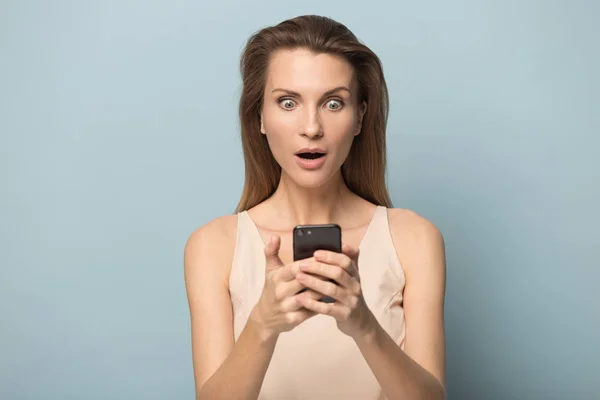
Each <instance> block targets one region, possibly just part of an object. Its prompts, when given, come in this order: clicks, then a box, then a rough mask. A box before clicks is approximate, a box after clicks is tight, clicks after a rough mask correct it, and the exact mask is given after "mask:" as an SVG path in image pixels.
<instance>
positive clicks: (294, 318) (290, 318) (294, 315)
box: [285, 307, 316, 325]
mask: <svg viewBox="0 0 600 400" xmlns="http://www.w3.org/2000/svg"><path fill="white" fill-rule="evenodd" d="M314 315H316V313H315V312H314V311H311V310H307V309H306V308H304V307H302V308H301V309H299V310H298V311H292V312H289V313H287V314H285V318H286V319H287V322H288V324H290V325H300V324H301V323H302V322H304V321H306V320H307V319H309V318H310V317H312V316H314Z"/></svg>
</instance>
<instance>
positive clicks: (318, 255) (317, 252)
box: [314, 250, 324, 258]
mask: <svg viewBox="0 0 600 400" xmlns="http://www.w3.org/2000/svg"><path fill="white" fill-rule="evenodd" d="M323 255H324V253H323V252H322V251H321V250H317V251H315V254H314V256H315V257H316V258H318V257H323Z"/></svg>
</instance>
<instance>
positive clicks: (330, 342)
mask: <svg viewBox="0 0 600 400" xmlns="http://www.w3.org/2000/svg"><path fill="white" fill-rule="evenodd" d="M359 248H360V253H359V260H358V262H359V274H360V279H361V286H362V291H363V296H364V298H365V301H366V303H367V306H368V307H369V309H370V310H371V311H372V313H373V314H374V316H375V317H376V319H377V321H378V322H379V324H380V325H381V326H382V327H383V329H384V330H385V331H386V332H387V333H388V334H389V335H390V336H391V337H392V338H393V339H394V341H395V342H396V343H397V344H398V345H399V346H400V347H401V348H402V349H404V338H405V321H404V309H403V307H402V299H403V289H404V284H405V277H404V272H403V270H402V267H401V265H400V261H399V260H398V256H397V253H396V249H395V248H394V244H393V242H392V237H391V233H390V229H389V224H388V216H387V208H385V207H383V206H378V207H377V209H376V211H375V213H374V215H373V218H372V220H371V222H370V224H369V226H368V228H367V230H366V233H365V235H364V237H363V239H362V241H361V243H360V246H359ZM263 250H264V242H263V239H262V237H261V235H260V232H259V230H258V228H257V226H256V225H255V224H254V222H253V221H252V219H251V218H250V216H249V215H248V212H246V211H243V212H240V213H238V222H237V238H236V245H235V252H234V257H233V264H232V268H231V275H230V280H229V291H230V296H231V302H232V307H233V316H234V318H233V321H234V337H235V340H236V341H237V340H238V338H239V335H240V333H241V331H242V330H243V328H244V326H245V325H246V322H247V320H248V317H249V315H250V313H251V311H252V309H253V307H254V306H255V304H256V303H257V302H258V299H259V298H260V295H261V293H262V289H263V285H264V280H265V256H264V253H263ZM258 399H259V400H287V399H303V400H304V399H314V400H318V399H327V400H336V399H343V400H350V399H357V400H383V399H385V396H384V395H383V393H382V390H381V387H380V385H379V383H378V382H377V380H376V378H375V375H374V374H373V373H372V372H371V369H370V368H369V366H368V364H367V362H366V361H365V359H364V358H363V356H362V354H361V352H360V350H359V349H358V346H357V345H356V343H355V342H354V341H353V340H352V339H351V338H350V337H349V336H347V335H345V334H344V333H342V332H341V331H340V330H339V329H338V328H337V325H336V323H335V320H334V319H333V317H331V316H327V315H315V316H314V317H312V318H310V319H308V320H306V321H305V322H303V323H301V324H300V325H298V326H296V327H295V328H294V329H292V330H291V331H289V332H284V333H282V334H281V335H280V336H279V339H278V341H277V344H276V347H275V351H274V353H273V357H272V359H271V363H270V364H269V367H268V369H267V373H266V375H265V379H264V381H263V384H262V387H261V391H260V395H259V396H258Z"/></svg>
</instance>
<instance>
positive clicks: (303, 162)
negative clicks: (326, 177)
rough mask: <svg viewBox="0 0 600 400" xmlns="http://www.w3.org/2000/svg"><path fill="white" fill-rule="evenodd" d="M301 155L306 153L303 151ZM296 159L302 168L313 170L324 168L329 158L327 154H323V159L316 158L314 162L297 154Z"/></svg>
mask: <svg viewBox="0 0 600 400" xmlns="http://www.w3.org/2000/svg"><path fill="white" fill-rule="evenodd" d="M300 153H304V151H301V152H300ZM294 158H295V159H296V162H297V163H298V165H299V166H300V167H301V168H303V169H308V170H313V169H319V168H321V167H322V166H323V164H325V158H327V154H323V155H322V156H321V157H319V158H315V159H314V160H308V159H305V158H302V157H300V156H299V155H297V154H296V155H295V156H294Z"/></svg>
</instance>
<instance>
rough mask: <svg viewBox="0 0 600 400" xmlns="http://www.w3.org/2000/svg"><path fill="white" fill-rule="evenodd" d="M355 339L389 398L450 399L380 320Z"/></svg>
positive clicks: (439, 384)
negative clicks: (400, 345) (366, 332)
mask: <svg viewBox="0 0 600 400" xmlns="http://www.w3.org/2000/svg"><path fill="white" fill-rule="evenodd" d="M355 342H356V344H357V345H358V347H359V349H360V351H361V353H362V355H363V357H364V358H365V360H366V361H367V364H368V365H369V367H370V368H371V371H372V372H373V374H374V375H375V378H377V381H378V382H379V384H380V385H381V388H382V389H383V392H384V393H385V395H386V396H387V398H388V399H390V400H394V399H427V400H429V399H431V400H443V399H445V398H446V393H445V389H444V387H443V386H442V384H441V383H440V382H439V380H438V379H437V378H436V377H434V376H433V375H432V374H430V373H429V372H428V371H427V370H425V369H424V368H423V367H421V366H420V365H419V364H418V363H417V362H416V361H414V360H413V359H412V358H410V357H409V356H408V355H407V354H406V353H404V351H402V349H401V348H400V347H399V346H398V345H397V344H396V343H395V342H394V340H393V339H392V338H391V337H390V336H389V335H388V334H387V332H386V331H385V330H384V329H383V328H382V327H381V325H379V323H377V321H374V322H373V326H372V328H371V330H370V331H369V333H368V334H366V335H363V336H362V337H360V338H357V339H355Z"/></svg>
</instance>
